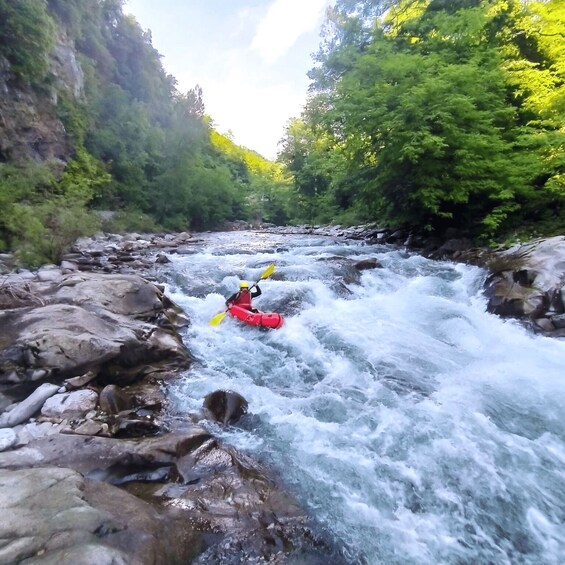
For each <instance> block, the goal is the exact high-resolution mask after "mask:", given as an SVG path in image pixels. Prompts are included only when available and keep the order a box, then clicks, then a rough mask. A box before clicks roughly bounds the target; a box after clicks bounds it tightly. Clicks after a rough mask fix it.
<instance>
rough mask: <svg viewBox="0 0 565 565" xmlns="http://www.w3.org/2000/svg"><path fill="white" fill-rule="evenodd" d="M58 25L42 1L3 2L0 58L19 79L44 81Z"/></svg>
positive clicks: (0, 0)
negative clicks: (4, 59)
mask: <svg viewBox="0 0 565 565" xmlns="http://www.w3.org/2000/svg"><path fill="white" fill-rule="evenodd" d="M54 32H55V26H54V23H53V20H52V18H51V17H50V16H49V14H48V13H47V10H46V6H45V3H44V2H42V1H41V0H39V1H38V0H17V1H14V0H0V56H3V57H6V59H8V61H9V62H10V65H11V69H12V71H13V72H14V73H16V75H18V76H19V77H20V78H22V79H24V80H26V81H30V82H34V81H39V80H41V79H43V78H44V77H45V75H46V73H47V69H48V56H49V53H50V51H51V49H52V47H53V42H54Z"/></svg>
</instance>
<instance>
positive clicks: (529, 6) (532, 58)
mask: <svg viewBox="0 0 565 565" xmlns="http://www.w3.org/2000/svg"><path fill="white" fill-rule="evenodd" d="M564 22H565V9H564V7H563V3H562V2H560V1H559V0H549V1H547V2H527V3H525V2H519V1H518V0H509V1H502V0H500V1H498V0H492V1H491V0H489V1H486V0H485V1H480V0H468V1H462V2H447V1H444V0H432V1H430V0H400V1H395V0H391V1H388V0H387V1H384V0H383V1H382V2H374V1H373V0H361V1H355V0H339V1H338V2H337V4H336V9H335V10H333V11H331V12H330V19H329V22H328V23H329V24H330V25H329V26H328V29H329V30H330V32H329V33H330V35H328V36H327V37H326V41H325V44H324V46H323V48H322V50H321V51H320V53H319V55H318V62H319V66H318V68H316V69H315V70H314V71H313V72H312V73H311V77H312V78H313V80H314V82H313V95H312V97H311V98H310V100H309V103H308V106H307V109H306V111H305V112H304V114H303V120H302V121H301V122H293V123H291V124H290V126H289V128H288V129H287V134H286V137H285V145H284V150H283V152H282V153H281V159H282V161H283V162H284V163H285V164H286V165H287V166H288V167H289V169H290V170H291V171H292V173H293V178H294V183H295V189H296V191H297V194H298V196H299V198H298V199H297V203H298V208H299V209H298V210H297V211H298V212H299V213H298V214H297V215H298V216H301V217H304V215H306V216H307V215H308V214H311V215H312V217H314V218H316V219H318V221H320V219H322V220H323V219H324V218H325V217H328V215H330V214H332V213H333V214H335V215H334V221H339V220H338V219H340V218H341V219H342V220H343V219H344V213H343V212H350V211H351V215H352V216H353V217H354V218H361V217H362V216H366V215H367V213H368V214H369V216H370V218H369V219H372V220H375V221H377V222H380V223H383V224H385V223H389V224H408V225H410V226H412V227H416V228H421V229H432V230H436V231H438V232H440V233H441V232H443V231H444V230H445V229H446V228H447V227H450V226H455V227H457V228H459V229H463V230H465V231H467V233H468V234H469V235H474V236H482V237H486V238H491V237H493V236H496V234H501V233H504V232H505V231H506V230H509V229H512V228H513V227H514V226H515V225H516V222H524V223H530V222H532V221H533V222H538V223H539V224H540V225H547V226H555V225H556V224H559V223H561V225H563V224H564V221H563V220H561V222H559V219H558V218H559V215H560V214H561V212H562V210H563V205H564V204H565V193H564V192H563V188H564V184H563V179H564V162H565V157H564V147H565V138H564V137H563V136H564V135H565V133H564V132H565V127H564V126H565V112H564V111H563V110H564V109H565V102H564V101H565V95H564V94H563V92H564V91H563V88H565V86H564V85H565V82H564V81H563V77H564V76H565V42H564V41H560V40H561V39H563V38H564V37H565V36H564V33H563V23H564ZM300 208H302V213H300ZM332 208H333V211H332ZM326 210H327V211H326Z"/></svg>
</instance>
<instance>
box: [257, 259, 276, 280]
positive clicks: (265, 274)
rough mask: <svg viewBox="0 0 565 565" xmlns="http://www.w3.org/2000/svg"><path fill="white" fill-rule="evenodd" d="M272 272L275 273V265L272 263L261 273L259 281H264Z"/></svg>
mask: <svg viewBox="0 0 565 565" xmlns="http://www.w3.org/2000/svg"><path fill="white" fill-rule="evenodd" d="M274 272H275V264H274V263H272V264H271V265H269V266H268V267H267V268H266V269H265V270H264V271H263V273H262V274H261V279H260V280H263V279H266V278H268V277H270V276H271V275H272V274H273V273H274Z"/></svg>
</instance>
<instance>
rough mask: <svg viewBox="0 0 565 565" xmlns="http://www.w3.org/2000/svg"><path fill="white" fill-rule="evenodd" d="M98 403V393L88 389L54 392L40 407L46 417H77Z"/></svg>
mask: <svg viewBox="0 0 565 565" xmlns="http://www.w3.org/2000/svg"><path fill="white" fill-rule="evenodd" d="M97 404H98V394H97V393H96V392H95V391H93V390H89V389H85V390H76V391H73V392H65V393H63V394H55V395H53V396H52V397H51V398H48V399H47V400H46V401H45V404H44V405H43V408H42V409H41V415H42V416H46V417H47V418H59V419H64V418H68V419H71V418H79V417H81V416H84V415H85V414H86V413H87V412H90V411H91V410H93V409H94V408H96V405H97Z"/></svg>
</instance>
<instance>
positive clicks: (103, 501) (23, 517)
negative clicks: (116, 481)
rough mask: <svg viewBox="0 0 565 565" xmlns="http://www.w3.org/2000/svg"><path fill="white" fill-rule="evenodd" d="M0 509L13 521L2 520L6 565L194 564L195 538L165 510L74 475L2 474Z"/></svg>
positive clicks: (0, 554) (61, 471)
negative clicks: (193, 547)
mask: <svg viewBox="0 0 565 565" xmlns="http://www.w3.org/2000/svg"><path fill="white" fill-rule="evenodd" d="M0 511H1V512H2V514H3V515H4V516H7V515H9V516H10V520H9V521H8V520H2V521H0V538H1V539H2V540H3V543H2V546H1V547H0V564H1V565H8V564H13V563H22V564H26V565H46V564H53V565H55V564H58V565H77V564H79V563H80V564H81V565H82V564H85V563H88V564H90V563H92V564H94V563H96V564H97V565H117V564H120V563H123V564H126V565H145V564H147V565H149V564H151V565H166V564H168V563H182V562H189V561H190V558H191V549H192V548H191V544H190V543H186V542H187V541H190V540H189V536H190V532H189V531H187V529H186V528H184V527H183V526H182V524H180V522H179V521H175V520H171V519H168V518H169V517H168V516H167V512H164V511H162V510H159V509H158V508H156V507H155V506H152V505H150V504H148V503H146V502H144V501H142V500H140V499H138V498H136V497H135V496H132V495H131V494H129V493H127V492H125V491H124V490H120V489H118V488H116V487H113V486H112V485H109V484H104V483H100V482H98V481H92V480H89V479H85V478H84V477H82V476H81V475H80V474H79V473H77V472H75V471H73V470H71V469H65V468H50V467H47V468H42V469H24V470H17V471H3V470H0ZM169 514H170V517H173V516H174V513H169ZM177 538H180V540H179V541H177Z"/></svg>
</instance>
